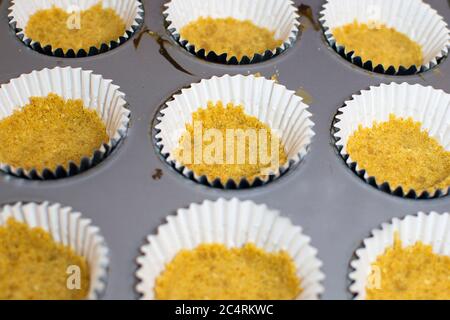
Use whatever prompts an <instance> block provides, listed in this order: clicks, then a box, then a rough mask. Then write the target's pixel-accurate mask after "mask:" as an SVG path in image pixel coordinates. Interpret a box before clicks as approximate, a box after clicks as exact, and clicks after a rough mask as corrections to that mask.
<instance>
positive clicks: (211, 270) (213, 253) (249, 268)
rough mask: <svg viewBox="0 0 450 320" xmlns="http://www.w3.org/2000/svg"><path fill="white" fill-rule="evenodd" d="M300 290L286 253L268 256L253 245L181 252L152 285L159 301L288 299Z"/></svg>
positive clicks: (198, 248)
mask: <svg viewBox="0 0 450 320" xmlns="http://www.w3.org/2000/svg"><path fill="white" fill-rule="evenodd" d="M301 292H302V289H301V287H300V279H299V278H298V277H297V275H296V268H295V265H294V263H293V261H292V258H291V257H290V256H289V254H288V253H286V252H284V251H280V252H277V253H268V252H265V251H264V250H262V249H259V248H257V247H256V246H255V245H253V244H246V245H245V246H244V247H242V248H231V249H228V248H226V247H225V246H224V245H222V244H203V245H200V246H198V247H197V248H196V249H194V250H182V251H180V252H179V253H178V254H177V255H176V256H175V258H174V259H173V260H172V261H171V262H170V263H168V264H167V266H166V268H165V270H164V271H163V272H162V273H161V275H160V276H159V277H158V278H157V280H156V284H155V293H156V298H157V299H161V300H178V299H181V300H184V299H189V300H204V299H206V300H208V299H211V300H288V299H295V298H296V297H297V296H298V295H299V294H300V293H301Z"/></svg>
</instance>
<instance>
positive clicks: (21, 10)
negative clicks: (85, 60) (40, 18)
mask: <svg viewBox="0 0 450 320" xmlns="http://www.w3.org/2000/svg"><path fill="white" fill-rule="evenodd" d="M99 2H101V3H102V4H103V7H104V8H112V9H114V10H115V11H116V13H117V14H118V15H119V16H120V17H121V18H122V20H123V21H124V22H125V26H126V31H125V33H124V34H123V35H122V36H121V37H120V38H119V39H116V40H113V41H110V42H109V43H103V44H102V45H101V46H100V47H98V48H96V47H91V48H90V49H89V51H88V52H86V50H84V49H80V50H78V51H77V52H75V50H73V49H70V50H68V51H67V52H64V50H63V49H62V48H52V46H51V45H47V46H43V45H42V44H41V43H39V42H37V41H34V40H33V39H30V38H28V37H27V35H26V34H25V27H26V25H27V23H28V20H29V18H30V17H31V16H32V15H33V14H35V13H36V12H37V11H38V10H45V9H51V8H52V6H56V7H60V8H63V9H65V10H69V9H71V8H73V7H74V6H77V8H79V9H80V10H86V9H89V8H90V7H92V6H93V5H96V4H97V3H99ZM9 11H10V12H9V15H8V18H9V24H10V26H11V28H12V29H13V30H14V32H15V33H16V36H17V37H18V38H19V39H20V40H21V41H22V42H23V43H25V45H26V46H28V47H30V48H32V49H33V50H35V51H37V52H39V53H43V54H46V55H50V56H56V57H65V58H80V57H86V56H94V55H97V54H100V53H104V52H107V51H109V50H112V49H114V48H116V47H118V46H120V45H121V44H123V43H125V42H126V41H127V40H128V39H129V38H131V36H132V35H133V34H134V33H135V32H136V31H137V30H139V28H140V27H141V25H142V23H143V21H144V6H143V5H142V2H141V0H102V1H99V0H84V1H74V0H39V1H29V0H14V1H13V2H12V6H11V7H10V8H9Z"/></svg>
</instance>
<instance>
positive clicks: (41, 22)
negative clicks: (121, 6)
mask: <svg viewBox="0 0 450 320" xmlns="http://www.w3.org/2000/svg"><path fill="white" fill-rule="evenodd" d="M78 17H79V18H78ZM124 33H125V23H124V21H123V20H122V19H121V18H120V16H119V15H117V13H116V12H115V11H114V10H113V9H111V8H103V7H102V4H101V2H100V3H98V4H96V5H94V6H92V7H91V8H89V9H87V10H83V11H80V12H78V13H68V12H66V11H65V10H63V9H61V8H58V7H52V8H51V9H45V10H39V11H37V12H36V13H34V14H33V15H32V16H31V17H30V19H29V21H28V23H27V25H26V27H25V34H26V36H27V37H28V38H30V39H32V40H33V41H36V42H40V43H41V45H42V47H45V46H47V45H51V46H52V49H53V50H55V49H58V48H61V49H63V51H64V52H67V51H68V50H70V49H73V50H74V51H75V52H77V51H78V50H80V49H84V50H85V51H86V52H89V49H90V48H91V47H96V48H100V46H101V45H102V44H103V43H106V44H108V45H109V43H110V41H117V40H118V39H119V37H121V36H123V35H124Z"/></svg>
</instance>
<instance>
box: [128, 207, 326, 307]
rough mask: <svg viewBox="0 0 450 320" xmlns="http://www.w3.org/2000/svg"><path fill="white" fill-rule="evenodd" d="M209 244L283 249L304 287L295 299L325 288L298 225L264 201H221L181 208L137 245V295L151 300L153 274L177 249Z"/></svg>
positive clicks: (314, 253) (310, 296)
mask: <svg viewBox="0 0 450 320" xmlns="http://www.w3.org/2000/svg"><path fill="white" fill-rule="evenodd" d="M213 243H214V244H224V245H225V246H227V247H229V248H240V247H242V246H244V245H245V244H247V243H253V244H255V245H256V246H257V247H259V248H261V249H263V250H265V251H266V252H279V251H281V250H283V251H286V252H287V253H288V254H289V255H290V256H291V258H292V259H293V261H294V264H295V266H296V270H297V276H298V277H299V278H300V279H301V284H300V285H301V288H302V290H303V291H302V293H301V294H300V295H299V296H298V297H297V299H305V300H312V299H318V298H319V296H320V294H321V293H322V292H323V290H324V289H323V286H322V284H321V281H322V280H323V279H324V278H325V276H324V274H323V273H322V272H321V271H320V268H321V266H322V262H321V261H320V260H319V259H318V258H317V250H316V249H314V248H313V247H311V245H310V244H309V243H310V238H309V237H307V236H305V235H304V234H303V232H302V229H301V227H298V226H294V225H293V224H292V222H291V221H290V220H289V219H288V218H284V217H280V215H279V212H278V211H274V210H270V209H268V208H267V206H266V205H256V204H255V203H253V202H251V201H240V200H238V199H232V200H225V199H219V200H217V201H215V202H211V201H205V202H203V203H202V204H191V206H190V207H189V208H188V209H179V210H178V211H177V215H176V216H169V217H168V218H167V223H166V224H164V225H162V226H160V227H159V228H158V233H157V235H151V236H149V237H148V244H146V245H144V246H143V247H142V248H141V252H142V256H140V257H138V258H137V263H138V265H139V266H140V267H139V269H138V271H137V272H136V276H137V278H138V279H139V284H138V285H137V286H136V290H137V291H138V292H139V293H140V294H141V295H142V296H141V298H142V299H155V294H154V287H155V281H156V279H157V277H158V276H159V275H160V274H161V272H163V271H164V269H165V267H166V265H167V264H168V263H169V262H171V261H172V259H173V258H174V257H175V256H176V254H177V253H178V252H179V251H180V250H183V249H185V250H192V249H195V248H196V247H198V246H199V245H201V244H213Z"/></svg>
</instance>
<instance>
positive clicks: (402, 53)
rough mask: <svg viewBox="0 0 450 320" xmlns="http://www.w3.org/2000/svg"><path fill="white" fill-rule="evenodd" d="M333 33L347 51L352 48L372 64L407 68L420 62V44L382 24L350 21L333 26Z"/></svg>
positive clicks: (421, 60)
mask: <svg viewBox="0 0 450 320" xmlns="http://www.w3.org/2000/svg"><path fill="white" fill-rule="evenodd" d="M332 33H333V36H334V37H335V39H336V42H337V43H338V44H339V45H342V46H344V47H345V48H346V50H347V52H350V51H354V52H355V54H356V55H357V56H360V57H361V58H362V59H363V61H372V62H373V66H374V67H375V66H377V65H382V66H383V67H384V68H385V69H387V68H389V67H390V66H394V67H395V68H397V69H398V68H400V66H405V67H407V68H409V67H411V66H416V67H417V68H420V66H421V65H422V64H423V62H424V61H423V60H424V58H423V53H422V47H421V46H420V45H419V44H418V43H416V42H415V41H413V40H411V39H410V38H409V37H408V36H407V35H406V34H403V33H401V32H398V31H397V30H396V29H394V28H390V27H388V26H386V25H384V24H381V23H376V22H371V23H369V24H366V23H358V22H357V21H356V20H355V21H354V22H353V23H350V24H346V25H344V26H341V27H338V28H335V29H333V30H332Z"/></svg>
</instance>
